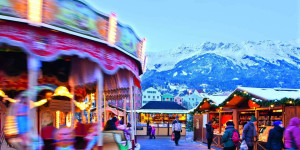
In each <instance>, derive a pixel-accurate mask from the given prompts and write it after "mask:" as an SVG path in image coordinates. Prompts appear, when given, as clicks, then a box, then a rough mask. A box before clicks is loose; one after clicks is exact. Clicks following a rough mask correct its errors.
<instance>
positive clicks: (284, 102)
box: [190, 90, 300, 114]
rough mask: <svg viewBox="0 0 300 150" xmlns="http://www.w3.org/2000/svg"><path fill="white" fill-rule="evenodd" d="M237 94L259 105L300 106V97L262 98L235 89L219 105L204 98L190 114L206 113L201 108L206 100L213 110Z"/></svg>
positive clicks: (222, 105)
mask: <svg viewBox="0 0 300 150" xmlns="http://www.w3.org/2000/svg"><path fill="white" fill-rule="evenodd" d="M235 96H240V97H243V98H245V99H248V100H251V101H252V102H255V103H256V104H257V105H260V106H261V107H275V106H300V98H297V99H293V98H286V97H285V98H282V99H280V100H262V99H258V98H254V97H253V96H252V95H251V94H249V93H248V92H246V91H244V92H243V91H237V90H236V91H234V92H233V93H232V94H231V95H230V96H229V97H228V98H226V99H225V100H224V101H223V102H222V103H221V104H219V105H218V106H217V105H215V104H214V102H213V101H212V100H210V99H209V98H204V99H203V100H202V101H201V103H200V104H199V105H198V106H197V107H196V108H195V109H194V110H193V111H192V112H190V114H195V113H199V114H202V113H205V111H204V110H199V107H201V106H202V105H203V104H204V103H205V102H208V103H209V104H210V106H211V110H215V109H217V108H220V107H224V106H225V105H226V104H227V103H228V102H229V101H231V100H232V99H233V98H234V97H235Z"/></svg>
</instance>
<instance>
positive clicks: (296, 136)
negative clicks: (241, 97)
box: [206, 116, 300, 150]
mask: <svg viewBox="0 0 300 150" xmlns="http://www.w3.org/2000/svg"><path fill="white" fill-rule="evenodd" d="M256 121H257V120H256V118H255V117H254V116H252V117H251V120H250V121H249V122H247V123H246V124H245V126H244V128H243V134H242V137H241V136H240V134H239V132H238V131H237V130H236V129H235V128H234V123H233V122H232V121H228V122H227V123H226V128H225V132H224V134H223V135H222V142H223V143H224V150H235V149H236V148H237V147H240V149H248V150H253V148H254V142H256V141H257V140H258V137H257V131H256V127H255V126H256ZM273 125H274V128H273V129H271V130H270V131H269V135H268V140H267V143H266V149H267V150H282V149H287V150H299V149H300V119H299V118H297V117H294V118H292V119H291V120H290V122H289V125H288V126H287V127H286V128H284V126H283V122H282V121H275V122H274V123H273ZM213 130H214V127H213V126H212V121H209V122H208V124H206V138H207V147H208V149H211V143H212V141H213V136H214V134H213ZM283 139H284V141H283ZM240 141H241V142H242V144H241V145H240Z"/></svg>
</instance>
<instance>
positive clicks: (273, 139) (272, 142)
mask: <svg viewBox="0 0 300 150" xmlns="http://www.w3.org/2000/svg"><path fill="white" fill-rule="evenodd" d="M273 125H274V128H273V129H271V130H270V131H269V136H268V141H267V144H266V148H267V150H282V149H283V148H284V144H283V141H282V139H283V131H284V127H283V124H282V121H275V122H274V123H273Z"/></svg>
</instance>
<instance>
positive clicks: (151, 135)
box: [150, 126, 155, 139]
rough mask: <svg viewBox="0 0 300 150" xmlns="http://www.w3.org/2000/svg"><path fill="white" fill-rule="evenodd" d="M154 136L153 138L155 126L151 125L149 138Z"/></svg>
mask: <svg viewBox="0 0 300 150" xmlns="http://www.w3.org/2000/svg"><path fill="white" fill-rule="evenodd" d="M152 138H154V139H155V127H154V126H152V129H151V133H150V139H152Z"/></svg>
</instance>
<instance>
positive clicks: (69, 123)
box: [66, 112, 73, 127]
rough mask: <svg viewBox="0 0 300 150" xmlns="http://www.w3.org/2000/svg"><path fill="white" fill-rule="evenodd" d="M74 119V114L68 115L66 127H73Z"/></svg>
mask: <svg viewBox="0 0 300 150" xmlns="http://www.w3.org/2000/svg"><path fill="white" fill-rule="evenodd" d="M72 117H73V114H72V113H71V112H70V113H68V115H67V117H66V121H67V122H66V126H67V127H71V125H72Z"/></svg>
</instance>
